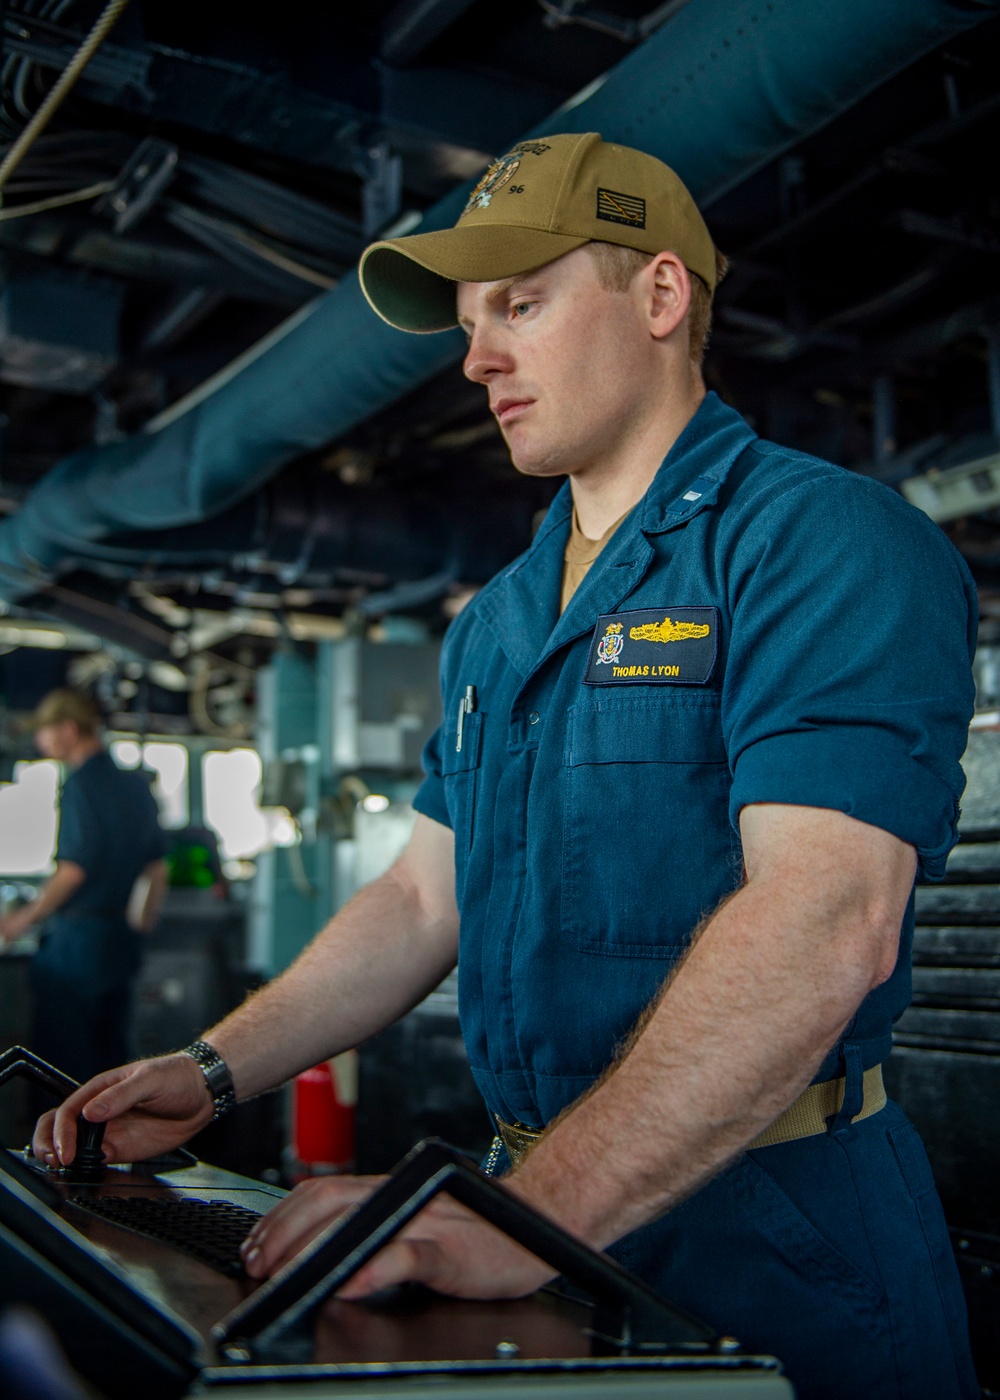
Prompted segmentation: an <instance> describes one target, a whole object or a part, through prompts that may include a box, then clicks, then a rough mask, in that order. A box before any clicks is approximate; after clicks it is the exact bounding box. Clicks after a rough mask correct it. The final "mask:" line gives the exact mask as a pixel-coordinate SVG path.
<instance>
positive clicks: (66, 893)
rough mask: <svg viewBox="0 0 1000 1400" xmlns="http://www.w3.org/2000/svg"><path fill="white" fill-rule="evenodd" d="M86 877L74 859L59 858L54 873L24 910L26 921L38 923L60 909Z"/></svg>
mask: <svg viewBox="0 0 1000 1400" xmlns="http://www.w3.org/2000/svg"><path fill="white" fill-rule="evenodd" d="M86 878H87V876H86V872H85V871H84V869H83V867H82V866H79V865H77V864H76V862H75V861H71V860H61V861H60V862H59V864H58V865H57V866H56V870H55V874H54V875H52V876H51V877H50V878H49V879H48V880H47V881H46V882H45V884H44V885H43V886H42V888H41V890H40V891H39V893H38V897H37V899H34V900H32V902H31V903H30V904H29V905H28V906H27V907H26V909H25V910H24V914H25V918H26V921H28V922H29V923H31V924H40V923H41V922H42V920H43V919H47V918H48V917H49V915H50V914H54V913H55V912H56V910H57V909H61V908H62V906H63V905H64V904H65V903H66V901H67V900H68V899H69V898H70V896H71V895H74V894H76V892H77V890H78V889H79V888H80V886H81V885H82V884H83V882H84V880H86Z"/></svg>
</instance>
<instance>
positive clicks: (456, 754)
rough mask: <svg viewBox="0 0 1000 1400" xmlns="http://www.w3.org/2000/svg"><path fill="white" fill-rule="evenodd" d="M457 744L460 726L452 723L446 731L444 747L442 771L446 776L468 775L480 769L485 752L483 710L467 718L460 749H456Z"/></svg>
mask: <svg viewBox="0 0 1000 1400" xmlns="http://www.w3.org/2000/svg"><path fill="white" fill-rule="evenodd" d="M457 743H458V726H457V724H455V723H452V725H451V726H450V728H449V729H447V730H446V731H445V734H444V744H443V746H442V747H443V752H442V754H441V770H442V772H443V773H444V774H445V776H447V775H448V774H449V773H467V772H468V771H469V769H470V768H478V767H479V764H480V761H481V759H482V750H483V712H482V711H481V710H474V711H473V712H472V714H470V715H466V716H465V723H464V724H463V725H462V747H461V748H460V749H459V748H456V745H457Z"/></svg>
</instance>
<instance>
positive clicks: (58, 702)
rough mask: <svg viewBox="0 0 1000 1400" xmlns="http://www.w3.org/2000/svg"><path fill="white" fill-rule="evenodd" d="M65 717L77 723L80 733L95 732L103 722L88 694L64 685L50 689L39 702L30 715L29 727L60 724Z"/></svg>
mask: <svg viewBox="0 0 1000 1400" xmlns="http://www.w3.org/2000/svg"><path fill="white" fill-rule="evenodd" d="M67 719H71V720H72V721H73V722H74V724H76V725H78V726H79V729H80V732H81V733H82V734H96V733H97V731H98V730H99V729H100V727H101V725H102V724H103V719H102V716H101V711H100V709H99V708H98V706H97V704H96V703H95V702H94V701H93V700H92V699H91V698H90V696H89V695H86V694H85V693H84V692H83V691H82V690H73V689H71V688H70V687H69V686H65V687H63V688H61V689H59V690H50V691H49V693H48V695H46V696H45V697H44V699H42V700H41V701H40V702H39V705H38V708H37V710H36V711H35V713H34V714H33V715H32V716H31V720H30V728H31V729H41V728H43V726H45V725H47V724H62V722H63V720H67Z"/></svg>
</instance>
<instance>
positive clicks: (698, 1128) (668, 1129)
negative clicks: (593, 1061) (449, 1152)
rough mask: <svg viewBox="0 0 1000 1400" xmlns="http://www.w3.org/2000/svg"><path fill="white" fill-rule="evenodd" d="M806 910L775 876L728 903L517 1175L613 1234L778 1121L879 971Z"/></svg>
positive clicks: (591, 1229) (576, 1223)
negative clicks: (779, 887) (623, 1045)
mask: <svg viewBox="0 0 1000 1400" xmlns="http://www.w3.org/2000/svg"><path fill="white" fill-rule="evenodd" d="M805 912H807V911H804V910H803V909H802V908H801V906H800V905H797V904H796V903H795V902H794V901H792V902H791V903H788V902H786V903H785V904H784V905H783V904H782V901H781V899H780V893H779V892H778V891H775V890H774V889H772V888H769V887H768V886H766V885H765V886H763V887H755V886H753V885H750V886H747V887H746V888H744V889H743V890H741V891H740V892H739V894H737V895H735V896H734V897H733V898H732V899H730V900H729V902H728V903H726V904H725V905H723V906H722V908H721V909H720V910H719V911H718V912H717V914H716V915H715V916H714V918H713V919H712V920H711V921H710V922H709V924H708V925H707V926H706V928H705V930H704V932H703V933H702V935H701V938H700V939H699V940H698V942H697V943H696V945H695V946H694V948H693V949H692V951H691V953H690V955H689V956H688V958H687V960H686V961H685V963H684V964H683V965H682V967H681V968H680V970H679V971H678V973H677V975H676V977H675V978H674V979H673V981H672V982H671V983H670V984H669V985H668V987H667V989H666V991H665V993H664V995H663V996H662V998H661V1000H660V1002H659V1004H658V1006H657V1007H656V1008H655V1010H654V1011H653V1012H652V1014H651V1015H650V1017H649V1019H648V1020H647V1022H646V1024H645V1026H644V1028H643V1029H642V1031H641V1032H640V1033H639V1034H638V1035H637V1036H636V1038H635V1039H634V1042H633V1044H632V1046H631V1048H630V1050H629V1051H628V1053H627V1054H626V1055H625V1056H624V1057H623V1059H622V1060H621V1061H620V1062H619V1063H618V1065H617V1066H616V1067H615V1068H614V1069H613V1070H612V1071H611V1072H610V1073H609V1074H608V1075H607V1076H606V1078H605V1079H604V1080H603V1082H601V1083H600V1084H599V1085H598V1087H597V1088H596V1089H595V1090H594V1091H593V1092H592V1093H591V1094H590V1095H588V1096H587V1097H586V1098H584V1099H583V1100H582V1101H580V1102H579V1103H578V1104H577V1105H575V1106H574V1107H573V1108H572V1109H571V1110H570V1111H569V1112H568V1113H567V1114H566V1115H565V1116H564V1118H563V1119H561V1120H560V1121H559V1122H557V1124H556V1125H555V1126H554V1128H553V1129H552V1130H551V1132H550V1133H548V1134H546V1137H545V1138H544V1139H543V1141H542V1142H541V1143H540V1144H539V1146H538V1147H537V1148H536V1149H535V1150H534V1151H533V1152H532V1153H531V1154H530V1156H529V1157H528V1159H527V1161H526V1162H525V1164H524V1165H523V1167H522V1168H521V1169H520V1170H518V1171H517V1172H515V1173H514V1175H513V1177H512V1178H511V1180H512V1184H515V1185H516V1187H517V1189H518V1190H521V1191H523V1192H524V1193H525V1195H526V1196H527V1197H528V1198H529V1199H530V1200H531V1202H532V1203H533V1204H535V1205H536V1206H538V1207H540V1208H541V1209H543V1210H546V1211H548V1212H549V1213H550V1214H552V1215H554V1216H555V1217H556V1218H557V1219H559V1220H560V1221H561V1222H562V1223H564V1224H565V1225H566V1226H567V1227H568V1228H570V1229H571V1230H573V1231H574V1232H575V1233H578V1234H579V1235H581V1236H582V1237H583V1238H585V1239H587V1240H589V1241H590V1242H591V1243H593V1244H595V1245H597V1246H599V1247H604V1246H606V1245H608V1244H609V1243H611V1242H612V1241H613V1240H615V1239H618V1238H620V1237H621V1236H622V1235H623V1234H625V1233H627V1232H628V1231H630V1230H633V1229H635V1228H637V1227H638V1226H639V1225H642V1224H645V1223H646V1222H648V1221H649V1220H652V1219H655V1218H656V1217H657V1216H659V1215H662V1214H663V1213H664V1212H665V1211H666V1210H668V1209H669V1208H670V1207H671V1206H672V1205H675V1204H676V1203H677V1202H678V1201H680V1200H681V1199H683V1198H684V1197H685V1196H687V1195H690V1194H691V1193H692V1192H693V1191H694V1190H696V1189H697V1187H698V1186H699V1185H701V1184H702V1183H703V1182H704V1181H706V1180H707V1179H708V1178H709V1177H711V1176H712V1175H714V1174H715V1173H716V1172H717V1171H718V1170H719V1169H720V1168H721V1167H722V1166H723V1165H724V1164H725V1163H726V1162H727V1161H729V1160H730V1159H731V1158H732V1157H733V1156H735V1155H736V1154H737V1153H738V1152H739V1151H741V1150H742V1149H743V1148H744V1147H745V1146H746V1145H747V1143H749V1142H750V1141H752V1140H753V1138H754V1137H755V1136H756V1135H757V1133H758V1132H760V1131H761V1130H762V1129H763V1128H765V1127H766V1126H767V1125H768V1124H769V1123H771V1122H773V1120H774V1119H775V1118H776V1117H777V1116H778V1114H779V1113H781V1112H782V1111H783V1110H784V1108H785V1107H787V1105H788V1104H789V1103H790V1102H791V1101H792V1100H793V1099H794V1098H795V1097H796V1095H797V1094H798V1093H799V1092H800V1091H801V1090H802V1089H803V1088H805V1086H806V1085H807V1084H808V1083H809V1082H810V1080H811V1079H812V1077H813V1075H814V1074H815V1071H816V1069H817V1067H818V1066H819V1064H820V1062H821V1061H822V1059H823V1056H824V1055H825V1053H826V1052H827V1051H828V1049H829V1048H830V1046H831V1045H833V1044H834V1043H835V1042H836V1040H837V1037H838V1035H839V1034H840V1032H841V1030H842V1029H843V1027H844V1025H845V1024H846V1023H847V1021H848V1020H849V1019H850V1016H851V1015H852V1014H853V1012H854V1010H855V1008H856V1007H857V1005H858V1004H859V1003H860V1001H861V1000H862V998H863V997H864V996H865V994H866V993H867V992H868V991H869V990H870V987H871V985H872V983H873V980H875V979H874V975H873V970H872V963H871V959H870V958H868V957H867V956H865V954H864V952H863V950H861V949H860V948H859V946H858V944H857V943H856V942H855V941H853V940H852V938H851V936H850V931H849V930H844V929H837V928H828V929H826V930H822V931H818V930H817V927H816V924H815V922H814V920H812V919H808V918H807V919H803V917H802V916H803V913H805ZM583 1163H586V1164H587V1165H586V1169H585V1170H583V1169H581V1164H583Z"/></svg>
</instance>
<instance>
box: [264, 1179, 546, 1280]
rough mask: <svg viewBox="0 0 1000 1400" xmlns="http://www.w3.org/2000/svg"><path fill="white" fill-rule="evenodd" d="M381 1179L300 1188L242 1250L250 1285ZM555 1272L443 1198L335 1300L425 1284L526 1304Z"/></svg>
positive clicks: (271, 1213)
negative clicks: (411, 1284)
mask: <svg viewBox="0 0 1000 1400" xmlns="http://www.w3.org/2000/svg"><path fill="white" fill-rule="evenodd" d="M381 1182H382V1178H381V1177H372V1176H341V1177H323V1178H317V1179H315V1180H313V1181H306V1182H303V1184H302V1185H301V1186H297V1187H296V1188H295V1190H294V1191H293V1192H292V1193H291V1194H290V1195H289V1196H286V1197H285V1199H284V1200H283V1201H282V1202H281V1203H280V1204H279V1205H277V1206H275V1207H274V1209H273V1210H271V1211H269V1212H268V1213H267V1215H265V1216H264V1217H263V1218H262V1219H261V1220H260V1221H258V1223H257V1224H256V1225H255V1226H254V1229H253V1231H252V1233H251V1234H250V1235H249V1236H248V1238H247V1240H246V1242H245V1244H244V1246H243V1262H244V1265H245V1267H246V1270H247V1273H248V1274H250V1276H251V1277H252V1278H268V1277H269V1276H270V1275H272V1274H274V1273H277V1271H278V1270H279V1269H281V1268H283V1267H284V1265H285V1264H287V1263H289V1262H290V1261H291V1260H292V1259H294V1257H295V1256H296V1254H298V1253H299V1251H300V1250H301V1249H304V1248H305V1246H306V1245H307V1244H308V1243H309V1242H310V1240H312V1239H314V1238H315V1237H316V1236H317V1235H318V1234H320V1233H321V1231H323V1230H325V1229H326V1228H327V1226H328V1225H330V1224H332V1223H333V1221H335V1220H337V1219H338V1218H339V1217H340V1216H341V1215H343V1214H344V1213H345V1211H348V1210H350V1209H351V1208H352V1207H354V1206H356V1205H357V1204H358V1203H359V1202H360V1201H362V1200H364V1198H365V1197H366V1196H368V1195H370V1193H371V1192H372V1191H373V1190H375V1188H376V1187H378V1186H379V1185H381ZM553 1277H554V1271H553V1270H552V1269H551V1268H549V1267H548V1265H546V1264H543V1263H541V1262H540V1260H538V1259H536V1258H535V1256H534V1255H533V1254H529V1253H528V1251H527V1250H525V1249H522V1248H521V1246H520V1245H518V1244H515V1243H514V1241H513V1240H510V1239H508V1238H507V1237H506V1236H505V1235H502V1234H501V1233H500V1231H499V1230H495V1229H494V1228H493V1226H492V1225H487V1223H486V1222H485V1221H484V1220H481V1219H480V1218H479V1216H477V1215H474V1214H473V1212H472V1211H469V1210H466V1208H465V1207H464V1206H461V1205H459V1204H458V1202H457V1201H453V1200H452V1199H451V1198H450V1197H449V1196H438V1197H437V1198H436V1199H435V1200H434V1201H432V1202H431V1204H430V1205H429V1206H427V1207H426V1209H424V1210H422V1211H421V1212H420V1214H419V1215H418V1216H416V1217H415V1219H414V1220H412V1221H411V1222H410V1224H409V1225H408V1226H407V1227H406V1229H405V1230H403V1231H401V1232H400V1234H398V1235H397V1236H396V1238H395V1239H394V1240H392V1241H391V1243H390V1244H388V1245H386V1247H385V1248H384V1249H383V1250H381V1251H380V1252H379V1253H378V1254H377V1255H376V1256H375V1257H374V1259H371V1260H369V1262H368V1263H367V1264H366V1265H365V1266H364V1268H362V1269H360V1270H359V1271H358V1272H357V1273H356V1274H355V1275H354V1277H353V1278H352V1279H350V1281H349V1282H348V1283H346V1284H345V1285H344V1287H343V1288H342V1289H341V1290H340V1292H339V1293H338V1295H337V1296H338V1297H339V1298H346V1299H352V1300H354V1299H359V1298H367V1297H368V1296H369V1295H370V1294H372V1293H378V1292H380V1291H381V1290H382V1289H383V1288H391V1287H392V1286H393V1285H395V1284H398V1283H423V1284H426V1286H427V1287H428V1288H433V1289H434V1290H435V1291H436V1292H438V1293H447V1294H450V1295H452V1296H453V1297H456V1298H523V1297H524V1296H525V1295H526V1294H528V1293H534V1291H535V1290H536V1289H537V1288H540V1287H541V1286H542V1284H544V1283H547V1282H548V1281H549V1279H551V1278H553Z"/></svg>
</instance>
